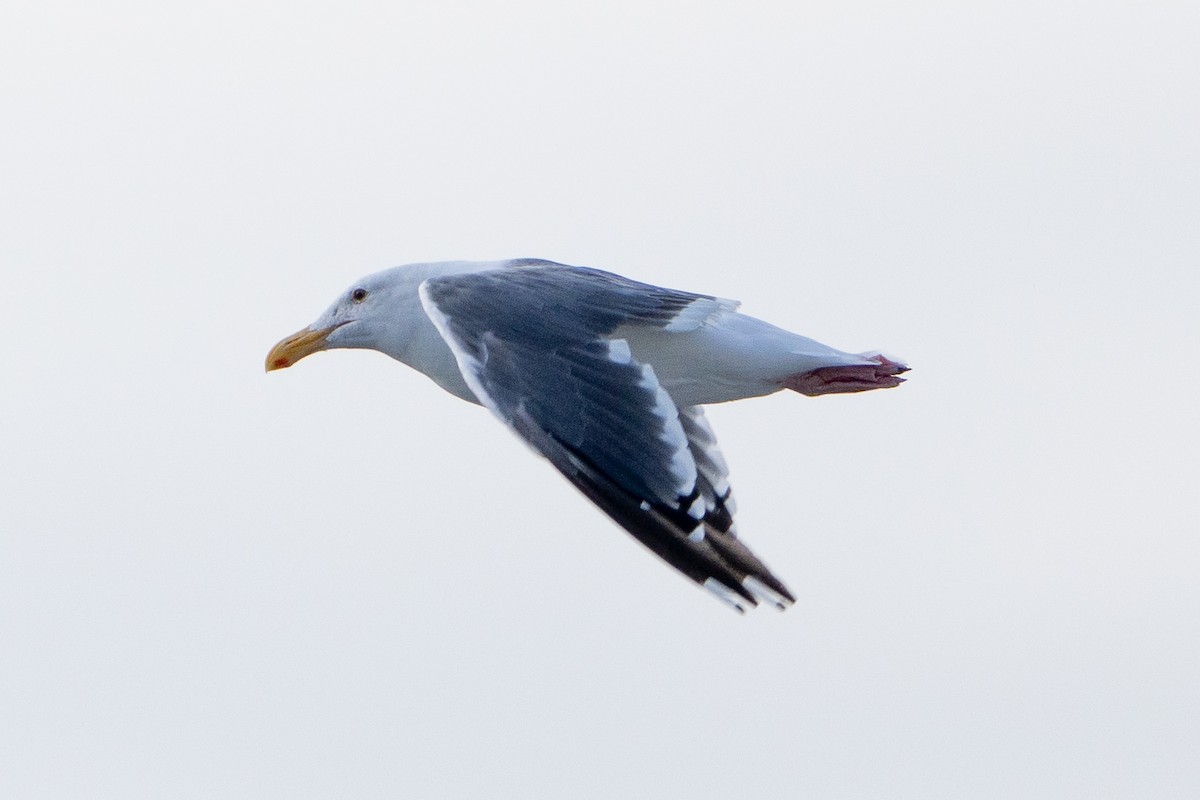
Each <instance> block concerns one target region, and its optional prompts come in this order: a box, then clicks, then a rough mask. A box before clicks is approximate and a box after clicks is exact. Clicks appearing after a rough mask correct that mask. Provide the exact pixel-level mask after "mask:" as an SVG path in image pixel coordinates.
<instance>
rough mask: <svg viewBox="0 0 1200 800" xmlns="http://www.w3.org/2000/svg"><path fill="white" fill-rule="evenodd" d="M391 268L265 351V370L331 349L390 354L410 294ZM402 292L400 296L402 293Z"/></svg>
mask: <svg viewBox="0 0 1200 800" xmlns="http://www.w3.org/2000/svg"><path fill="white" fill-rule="evenodd" d="M412 288H413V287H409V286H407V285H406V283H405V282H398V281H397V280H395V276H394V274H393V271H392V270H388V271H385V272H380V273H376V274H375V275H370V276H368V277H366V278H363V279H362V280H360V281H357V282H355V283H354V285H352V286H351V287H350V288H349V289H347V290H346V291H344V292H342V294H341V295H339V296H338V299H337V300H335V301H334V302H333V305H331V306H330V307H329V308H328V309H326V311H325V313H324V314H322V315H321V316H320V317H318V318H317V319H316V321H315V322H313V323H312V324H311V325H309V326H308V327H307V328H304V329H302V330H299V331H297V332H296V333H293V334H292V335H291V336H288V337H287V338H285V339H283V340H282V341H281V342H279V343H278V344H276V345H275V346H274V347H272V348H271V352H270V353H268V354H267V363H266V367H267V372H270V371H272V370H276V369H285V368H287V367H290V366H292V365H293V364H295V363H296V362H297V361H299V360H300V359H302V358H304V357H305V356H308V355H312V354H313V353H316V352H319V351H321V350H332V349H334V348H339V347H344V348H368V349H373V350H380V351H382V352H385V353H388V354H389V355H392V353H391V352H390V350H391V347H390V346H389V345H391V344H392V343H394V342H399V341H402V339H403V336H404V332H403V330H402V329H401V328H402V326H403V317H404V310H405V307H406V306H407V305H409V304H410V303H408V302H405V301H407V300H409V298H408V297H407V295H409V294H411V295H413V298H412V300H415V291H410V290H411V289H412ZM401 295H403V296H401Z"/></svg>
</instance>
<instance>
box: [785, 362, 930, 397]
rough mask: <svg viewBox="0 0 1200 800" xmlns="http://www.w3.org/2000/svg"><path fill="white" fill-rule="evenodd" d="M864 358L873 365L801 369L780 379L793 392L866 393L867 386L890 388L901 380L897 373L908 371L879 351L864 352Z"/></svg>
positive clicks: (903, 365)
mask: <svg viewBox="0 0 1200 800" xmlns="http://www.w3.org/2000/svg"><path fill="white" fill-rule="evenodd" d="M863 357H864V358H869V359H871V360H872V361H875V362H876V363H875V364H856V365H853V366H848V367H821V368H820V369H814V370H811V371H809V372H801V373H800V374H798V375H792V376H791V377H789V378H787V379H786V380H784V382H783V385H784V387H786V388H788V389H791V390H792V391H794V392H799V393H800V394H805V395H808V396H809V397H817V396H818V395H822V394H843V393H846V392H866V391H870V390H871V389H890V388H892V387H893V386H899V385H900V384H902V383H904V378H901V377H900V373H902V372H908V365H906V364H903V363H901V362H899V361H892V360H891V359H890V358H888V357H887V356H885V355H883V354H882V353H864V354H863Z"/></svg>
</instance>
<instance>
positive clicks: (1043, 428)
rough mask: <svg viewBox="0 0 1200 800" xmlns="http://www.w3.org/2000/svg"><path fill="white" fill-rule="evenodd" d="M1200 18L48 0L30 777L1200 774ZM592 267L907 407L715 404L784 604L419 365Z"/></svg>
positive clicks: (748, 790) (35, 155)
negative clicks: (569, 267)
mask: <svg viewBox="0 0 1200 800" xmlns="http://www.w3.org/2000/svg"><path fill="white" fill-rule="evenodd" d="M1198 37H1200V12H1197V10H1196V6H1195V4H1193V3H1184V2H1175V3H1170V2H1159V3H1133V2H1127V3H1119V2H1118V3H1103V4H1096V3H1083V2H1078V3H1067V2H1052V3H1044V2H1039V3H1032V2H1011V1H1010V2H984V3H972V4H969V5H965V4H961V3H929V2H925V3H915V4H914V3H904V4H894V3H882V2H862V3H845V2H838V3H832V2H829V3H821V4H796V3H783V2H775V3H743V4H738V5H737V6H734V5H731V4H724V3H722V4H696V3H686V4H685V3H679V4H664V3H657V4H656V3H649V4H647V3H614V2H606V3H604V4H602V5H601V4H562V3H531V2H515V3H506V4H484V3H447V2H439V3H432V2H430V3H412V2H378V3H361V2H348V3H340V4H337V6H336V7H334V6H333V4H330V5H329V6H328V7H320V6H316V5H313V4H308V3H300V4H296V3H290V4H283V3H280V4H275V5H268V4H261V3H245V2H239V3H204V4H180V3H168V4H164V3H150V2H142V3H138V2H128V3H116V2H89V3H82V2H75V3H72V2H65V3H45V2H20V0H10V2H8V3H6V4H5V6H4V8H3V10H2V11H0V91H2V99H3V109H4V124H3V125H2V126H0V185H2V188H0V219H3V224H2V226H0V258H2V263H3V277H2V279H0V281H2V284H0V285H2V287H3V297H4V299H5V301H6V302H5V323H6V324H5V326H4V328H5V335H4V337H3V339H2V340H0V357H2V358H3V363H4V364H5V372H6V378H5V380H4V388H3V390H2V391H0V411H2V412H3V418H4V420H5V424H4V425H3V427H0V473H2V478H3V485H4V486H5V487H6V489H5V498H4V501H3V503H0V651H2V652H0V795H2V796H4V797H5V798H9V797H11V798H21V799H22V800H26V799H35V798H71V799H72V800H76V799H77V798H121V799H122V800H130V799H131V798H156V799H157V798H221V799H222V800H224V799H225V798H254V799H255V800H258V799H260V798H274V797H279V798H284V797H286V798H327V797H354V798H394V797H419V798H478V797H488V798H522V799H525V798H531V797H547V798H550V797H570V798H581V799H590V798H618V797H621V798H625V797H634V798H643V797H645V798H650V797H653V798H684V797H687V798H726V797H734V796H737V797H781V798H785V797H788V798H790V797H818V798H921V799H922V800H927V799H928V798H936V797H969V798H1047V799H1050V798H1053V799H1054V800H1062V799H1063V798H1088V800H1092V799H1093V798H1142V797H1154V798H1185V797H1186V798H1193V797H1195V796H1197V794H1198V793H1200V766H1198V762H1197V759H1196V757H1195V755H1196V753H1197V752H1200V688H1198V685H1197V678H1196V676H1197V675H1200V645H1198V644H1197V627H1198V625H1200V587H1198V585H1197V574H1198V571H1200V545H1198V542H1197V531H1200V519H1198V514H1197V511H1196V502H1195V497H1194V495H1195V491H1196V486H1197V477H1198V473H1200V470H1198V466H1200V464H1198V463H1197V462H1198V460H1200V457H1198V455H1197V454H1198V453H1200V441H1198V439H1200V437H1198V435H1197V432H1198V428H1200V425H1198V424H1197V421H1196V420H1197V414H1196V396H1197V395H1196V391H1197V389H1200V381H1198V379H1197V377H1196V372H1195V370H1194V368H1192V367H1191V366H1190V361H1191V359H1192V358H1193V357H1195V354H1196V352H1197V351H1198V349H1200V334H1198V331H1197V325H1196V321H1195V319H1196V307H1197V301H1198V298H1200V278H1198V277H1197V269H1198V267H1200V232H1198V231H1200V225H1198V224H1197V220H1200V192H1198V190H1197V187H1198V186H1200V146H1198V144H1197V143H1198V142H1200V87H1198V85H1197V84H1198V83H1200V81H1198V75H1200V55H1198V54H1197V52H1198V51H1197V48H1196V41H1197V40H1198ZM509 256H541V257H546V258H553V259H556V260H559V261H565V262H568V263H577V264H586V265H590V266H596V267H601V268H605V269H610V270H614V271H618V272H622V273H624V274H627V275H630V276H632V277H635V278H639V279H642V280H646V281H650V282H654V283H661V284H665V285H671V286H677V287H679V288H683V289H690V290H694V291H702V292H709V293H713V294H718V295H722V296H727V297H734V298H738V299H741V300H742V301H744V308H745V310H747V311H748V312H750V313H753V314H755V315H757V316H761V317H763V318H766V319H768V320H770V321H772V322H775V323H777V324H780V325H783V326H785V327H789V328H792V329H794V330H797V331H798V332H801V333H804V334H806V335H809V336H813V337H815V338H818V339H820V340H822V341H825V342H828V343H829V344H832V345H835V346H838V347H842V348H845V349H849V350H866V349H869V348H877V347H880V348H884V349H886V350H888V351H890V352H895V353H898V354H901V355H903V356H905V357H906V358H908V359H909V360H910V361H911V363H912V364H913V366H914V371H913V373H912V374H911V380H910V382H909V383H908V384H906V385H905V386H904V387H902V388H901V389H899V390H895V391H887V392H876V393H872V394H870V395H863V396H835V397H826V398H818V399H815V400H813V399H808V398H803V397H799V396H796V395H789V396H775V397H771V398H767V399H763V400H755V401H747V402H743V403H739V404H736V405H731V406H726V407H719V408H715V409H713V410H712V411H711V412H710V419H711V420H712V422H713V424H714V426H715V427H716V429H717V432H718V433H719V434H720V436H721V441H722V444H723V446H724V450H725V454H726V456H727V457H728V458H729V460H730V462H731V467H732V470H733V479H734V486H735V489H736V491H737V493H738V498H739V506H740V529H741V531H742V533H743V535H744V536H745V537H746V539H747V540H748V541H749V542H750V543H751V544H752V545H753V546H754V547H755V549H756V550H757V551H758V552H759V553H760V554H761V555H762V556H763V558H764V559H765V560H766V561H767V563H768V564H770V565H771V566H772V567H773V568H774V569H775V570H776V571H777V572H778V573H779V574H780V575H781V576H782V577H783V578H784V579H785V580H786V581H787V582H788V583H789V585H790V586H791V588H792V589H793V591H794V592H795V594H796V595H797V597H798V600H799V602H798V603H797V605H796V606H795V607H794V608H793V609H792V610H790V611H789V612H787V613H786V614H783V615H779V614H776V613H774V612H772V611H771V610H769V609H761V610H759V611H757V612H756V613H754V614H752V615H750V616H748V617H746V618H738V617H737V616H736V615H734V614H732V613H731V612H729V611H728V610H727V609H726V608H724V607H723V606H721V605H720V604H719V603H717V602H715V601H714V600H713V599H712V598H710V597H709V596H708V595H707V594H706V593H704V592H701V591H697V590H696V589H695V588H693V587H692V586H691V585H689V584H688V583H687V582H686V581H684V580H681V579H680V578H678V577H677V576H676V575H674V574H673V573H672V572H671V571H670V570H669V569H668V568H666V567H665V566H663V565H662V564H660V563H658V562H657V561H656V560H655V559H654V558H652V557H651V556H649V555H647V554H646V553H644V552H643V551H642V550H641V549H640V548H639V547H638V546H637V545H636V544H635V543H634V542H633V541H632V540H631V539H630V538H629V537H628V536H626V535H625V534H623V533H622V532H621V531H619V530H618V529H617V528H616V527H615V526H614V525H613V524H612V523H611V522H609V521H608V520H607V519H606V518H605V517H603V516H602V515H601V514H600V513H599V512H597V511H596V510H594V509H593V508H592V507H591V506H590V505H589V504H588V503H587V502H586V501H585V500H584V499H583V498H582V497H580V496H579V495H578V494H577V493H576V492H574V491H573V490H572V489H571V488H570V487H569V486H568V485H567V484H566V482H565V481H563V480H562V479H561V478H560V477H559V476H558V475H557V474H556V473H555V472H554V471H553V469H552V468H550V467H549V466H548V465H547V464H545V463H544V462H541V461H539V460H537V459H535V458H533V457H531V456H530V454H529V453H528V451H527V449H526V448H525V447H524V446H523V445H521V444H520V443H519V442H518V441H517V440H516V439H515V438H514V437H512V436H511V435H510V434H508V433H507V432H506V431H505V430H503V429H502V428H501V426H499V425H498V424H496V423H495V421H494V420H492V419H491V418H490V417H489V416H488V414H487V413H486V412H484V411H482V410H480V409H478V408H474V407H471V406H469V405H467V404H465V403H462V402H460V401H457V400H455V399H453V398H451V397H450V396H449V395H446V394H444V393H443V392H441V391H440V390H439V389H437V388H436V387H435V386H434V385H433V384H432V383H430V382H429V381H427V380H426V379H425V378H423V377H421V376H419V375H417V374H416V373H412V372H410V371H407V370H406V369H405V368H404V367H402V366H400V365H399V364H396V363H393V362H390V361H388V360H387V359H386V358H385V357H383V356H380V355H378V354H374V353H362V352H338V353H333V354H325V355H320V356H316V357H314V358H312V359H310V360H307V361H305V362H304V363H303V364H301V365H299V366H298V367H296V368H294V369H291V370H288V371H286V372H282V373H276V374H272V375H269V376H268V375H264V374H263V372H262V360H263V357H264V355H265V353H266V351H267V349H268V348H269V347H270V346H271V345H272V344H273V343H274V342H275V341H276V340H278V339H279V338H280V337H282V336H284V335H285V334H288V333H290V332H292V331H293V330H295V329H297V328H298V327H300V326H301V325H304V324H306V323H308V322H309V321H310V320H311V319H313V318H314V317H315V316H316V315H317V314H318V313H319V312H320V311H321V310H322V309H323V308H324V307H325V306H326V305H327V304H328V303H329V302H330V300H331V299H332V298H333V296H334V294H335V293H336V292H338V291H340V290H341V289H343V288H344V287H345V286H346V285H348V284H349V283H350V282H351V281H352V280H354V279H355V278H356V277H358V276H359V275H362V274H365V273H368V272H373V271H375V270H378V269H381V268H384V267H387V266H391V265H394V264H398V263H404V262H410V261H420V260H431V259H446V258H501V257H509Z"/></svg>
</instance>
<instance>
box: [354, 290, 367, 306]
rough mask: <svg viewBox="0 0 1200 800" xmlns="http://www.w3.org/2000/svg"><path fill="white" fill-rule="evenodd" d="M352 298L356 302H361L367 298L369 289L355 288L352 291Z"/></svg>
mask: <svg viewBox="0 0 1200 800" xmlns="http://www.w3.org/2000/svg"><path fill="white" fill-rule="evenodd" d="M350 299H351V300H353V301H354V302H356V303H361V302H362V301H363V300H366V299H367V290H366V289H355V290H354V291H353V292H351V293H350Z"/></svg>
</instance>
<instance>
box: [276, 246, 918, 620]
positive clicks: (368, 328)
mask: <svg viewBox="0 0 1200 800" xmlns="http://www.w3.org/2000/svg"><path fill="white" fill-rule="evenodd" d="M737 308H738V303H737V302H735V301H732V300H724V299H721V298H717V297H713V296H710V295H705V294H695V293H692V292H684V291H678V290H675V289H666V288H663V287H660V286H653V285H650V284H646V283H640V282H638V281H634V280H630V279H629V278H625V277H622V276H620V275H616V274H613V273H611V272H604V271H602V270H598V269H591V268H588V267H573V266H567V265H565V264H558V263H555V262H553V261H545V260H542V259H512V260H506V261H446V262H438V263H428V264H410V265H407V266H402V267H395V268H393V269H388V270H384V271H383V272H377V273H375V274H373V275H369V276H367V277H365V278H363V279H362V280H360V281H358V282H356V283H355V284H353V285H352V286H351V287H350V288H349V289H347V290H346V291H345V292H343V293H342V294H341V295H340V296H339V297H338V298H337V299H336V300H335V301H334V303H333V305H331V306H330V307H329V308H328V309H327V310H326V311H325V313H323V314H322V315H321V316H320V317H318V318H317V320H316V321H315V322H313V323H312V324H311V325H309V326H308V327H307V328H304V329H303V330H301V331H299V332H297V333H295V334H293V335H292V336H289V337H287V338H286V339H284V340H282V341H281V342H279V343H278V344H277V345H275V346H274V347H273V348H272V349H271V351H270V353H269V354H268V356H267V361H266V368H267V371H268V372H270V371H272V370H279V369H284V368H286V367H290V366H292V365H293V364H295V363H296V362H297V361H299V360H300V359H302V358H304V357H305V356H308V355H311V354H312V353H315V352H318V351H321V350H329V349H335V348H365V349H370V350H378V351H379V352H381V353H384V354H386V355H389V356H391V357H392V358H394V359H396V360H397V361H401V362H403V363H405V364H407V365H408V366H410V367H412V368H413V369H416V370H417V371H419V372H422V373H424V374H425V375H427V376H428V377H429V378H431V379H432V380H433V381H434V382H435V383H437V384H438V385H439V386H441V387H442V388H443V389H445V390H446V391H448V392H450V394H453V395H455V396H456V397H459V398H462V399H463V400H466V401H468V402H471V403H477V404H480V405H482V406H484V407H485V408H487V409H488V410H489V411H490V412H492V414H494V415H495V416H496V417H497V418H499V420H500V421H501V422H503V423H504V424H505V425H506V426H508V427H509V428H510V429H511V430H512V431H513V432H514V433H516V434H517V436H519V437H521V438H522V439H523V440H524V441H525V442H526V444H528V445H529V446H530V447H532V448H533V449H534V450H535V451H537V452H538V453H539V454H540V455H542V456H543V457H545V458H546V459H547V460H548V461H549V462H550V463H551V464H553V465H554V467H555V468H557V469H558V471H559V472H561V473H562V474H563V475H564V476H565V477H566V478H567V480H569V481H570V482H571V483H572V484H574V485H575V487H576V488H577V489H579V490H580V491H581V492H583V494H584V495H586V496H587V497H588V499H590V500H591V501H592V502H593V503H595V504H596V505H597V506H599V507H600V509H601V510H602V511H604V513H606V514H608V515H609V516H610V517H611V518H612V519H613V520H614V521H615V522H617V524H619V525H620V526H621V527H623V528H624V529H625V530H626V531H628V532H629V533H630V534H632V535H633V537H634V538H635V539H637V540H638V541H639V542H641V543H642V544H643V545H645V546H646V547H647V548H648V549H649V550H650V551H651V552H653V553H654V554H655V555H657V556H659V557H660V558H661V559H663V560H664V561H666V562H667V563H668V564H670V565H671V566H672V567H674V568H675V569H676V570H678V571H679V572H681V573H683V574H684V575H685V576H687V577H688V578H690V579H691V580H693V581H695V582H696V583H697V584H699V585H701V586H703V587H704V588H705V589H708V590H709V591H710V592H712V593H713V594H714V595H716V596H717V598H719V599H720V600H722V601H724V602H725V603H727V604H728V605H730V606H732V607H733V608H734V609H736V610H737V611H739V612H744V611H745V610H746V609H747V608H751V607H754V606H756V605H757V604H758V603H759V602H766V603H768V604H770V605H773V606H775V607H777V608H779V609H784V608H787V607H788V606H789V605H791V604H792V603H793V602H795V598H794V597H793V595H792V593H791V592H790V591H788V588H787V587H786V586H785V585H784V584H783V582H782V581H780V580H779V579H778V578H777V577H775V575H774V574H772V572H771V571H770V570H769V569H768V568H767V567H766V565H765V564H763V562H762V561H760V560H759V558H758V557H757V556H756V555H754V553H752V552H751V551H750V549H749V548H748V547H746V545H745V544H744V543H743V542H742V541H741V539H740V538H738V535H737V531H736V528H735V526H734V502H733V497H732V494H731V490H730V487H729V478H728V468H727V466H726V464H725V459H724V458H723V457H722V456H721V452H720V450H719V449H718V447H717V441H716V437H715V436H714V435H713V431H712V428H711V427H710V426H709V424H708V422H707V421H706V420H705V418H704V409H703V406H705V405H707V404H709V403H725V402H728V401H730V400H740V399H742V398H746V397H759V396H762V395H767V394H771V393H773V392H777V391H781V390H784V389H788V390H792V391H795V392H799V393H800V394H804V395H809V396H817V395H824V394H834V393H844V392H862V391H867V390H870V389H885V388H890V387H894V386H898V385H900V383H902V382H903V380H904V379H903V378H901V377H900V374H901V373H903V372H906V371H907V370H908V366H907V365H905V364H904V363H902V362H901V361H899V360H893V359H892V358H889V357H887V356H885V355H883V354H882V353H878V352H871V353H861V354H854V353H847V352H843V351H841V350H836V349H834V348H832V347H829V346H827V345H824V344H821V343H820V342H817V341H814V340H813V339H809V338H807V337H804V336H800V335H798V334H795V333H790V332H788V331H785V330H783V329H781V328H777V327H775V326H774V325H771V324H769V323H766V322H763V321H762V320H759V319H755V318H754V317H750V316H747V315H745V314H742V313H740V312H739V311H738V310H737Z"/></svg>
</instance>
